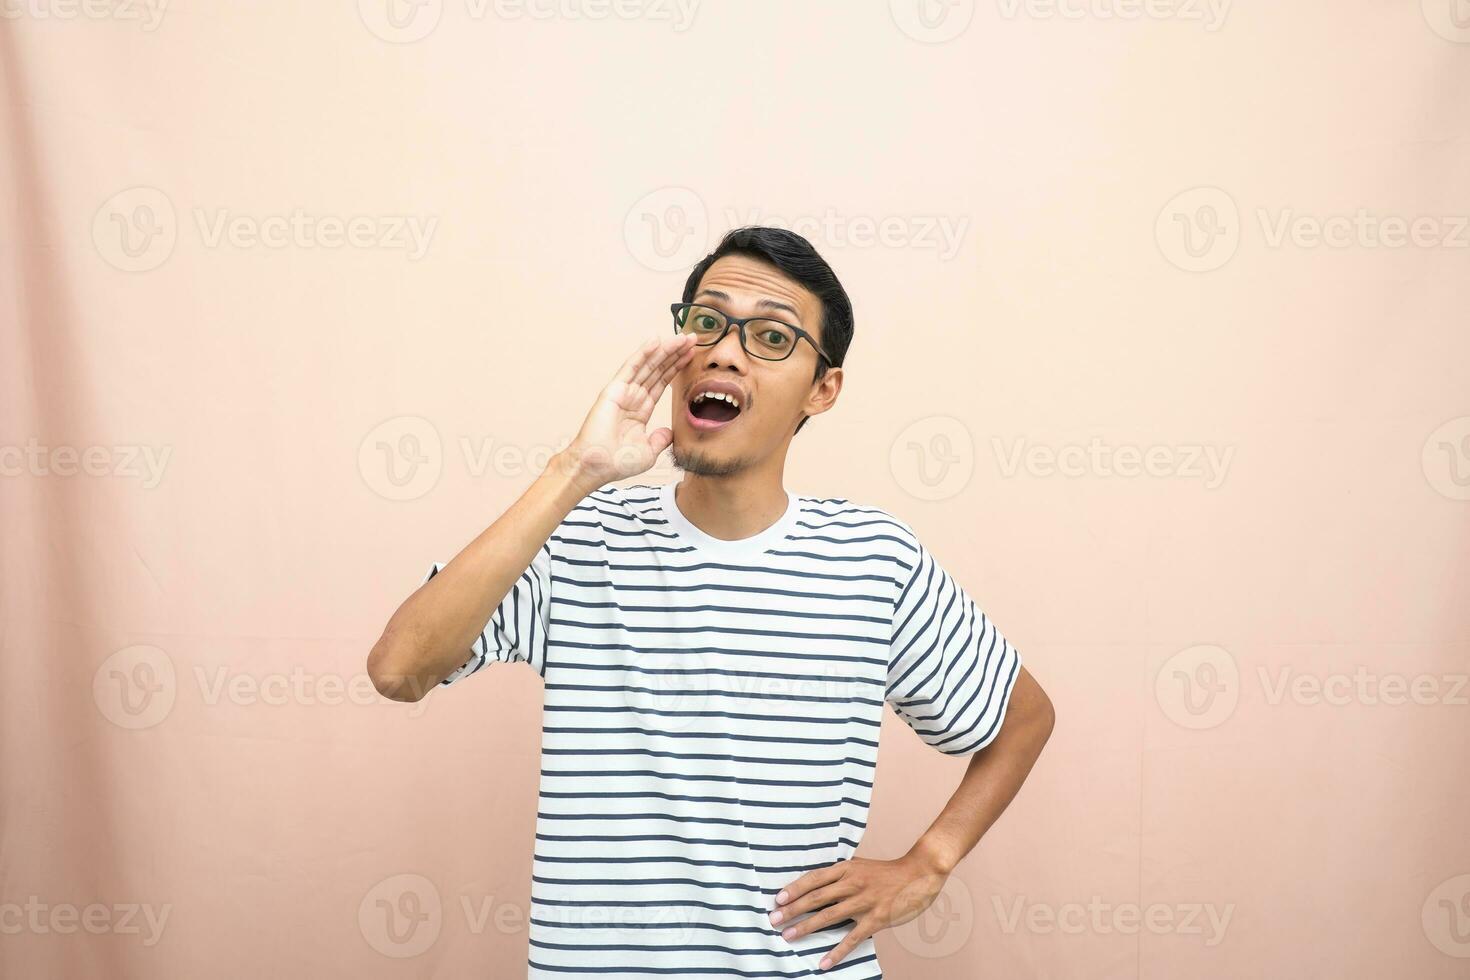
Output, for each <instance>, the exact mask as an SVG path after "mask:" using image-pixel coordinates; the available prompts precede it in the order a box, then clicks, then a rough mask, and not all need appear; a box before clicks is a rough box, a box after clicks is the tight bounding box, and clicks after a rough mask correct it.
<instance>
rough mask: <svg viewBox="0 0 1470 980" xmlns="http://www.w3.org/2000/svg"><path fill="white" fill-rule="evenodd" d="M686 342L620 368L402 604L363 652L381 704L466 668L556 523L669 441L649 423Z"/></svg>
mask: <svg viewBox="0 0 1470 980" xmlns="http://www.w3.org/2000/svg"><path fill="white" fill-rule="evenodd" d="M693 339H694V338H693V337H690V336H688V335H677V336H674V337H669V338H666V339H664V340H661V341H659V340H651V341H648V342H647V343H645V344H644V345H643V346H641V347H640V348H639V349H638V350H637V351H635V352H634V353H633V354H632V356H630V357H629V358H628V360H627V361H626V362H624V364H623V366H622V368H621V369H620V370H619V371H618V373H617V375H616V376H614V378H613V379H612V381H610V382H609V383H608V385H607V387H605V388H604V389H603V391H602V394H601V395H600V396H599V397H598V399H597V401H596V403H595V404H594V405H593V406H592V410H591V411H590V412H589V413H588V414H587V418H586V420H585V421H584V422H583V423H582V428H581V430H580V431H579V432H578V433H577V438H576V439H574V440H573V441H572V443H571V445H569V446H568V447H567V448H566V449H565V450H564V451H562V452H560V453H558V454H557V455H556V456H555V457H553V458H552V460H551V465H549V466H548V467H547V468H546V471H545V472H544V473H542V474H541V475H540V476H539V477H537V478H536V481H535V482H534V483H532V484H531V486H530V488H529V489H527V490H526V492H525V493H524V494H522V495H521V497H520V499H519V500H517V501H516V502H515V503H514V504H512V505H511V506H510V508H509V509H507V510H506V511H505V513H504V514H502V515H501V516H500V518H499V519H498V520H496V521H495V523H493V524H491V525H490V526H489V527H488V528H486V529H485V530H484V531H482V532H481V533H480V535H479V536H478V537H476V538H475V539H474V540H473V541H471V542H470V543H469V544H468V545H466V546H465V547H464V549H463V550H461V551H460V553H459V554H457V555H455V556H454V558H452V559H451V560H450V561H449V563H448V564H446V565H445V566H444V567H443V568H442V569H440V571H439V574H437V575H435V576H434V577H433V578H431V579H429V580H428V581H427V582H425V583H424V584H423V585H421V586H419V587H418V589H417V590H416V591H415V592H414V593H413V594H412V595H410V596H409V597H408V598H407V599H405V600H404V601H403V604H402V605H400V606H399V607H398V609H397V611H396V612H394V613H393V615H392V616H391V617H390V618H389V620H388V625H387V626H385V627H384V628H383V635H382V636H381V637H380V638H379V639H378V642H377V643H375V644H373V648H372V650H371V652H369V653H368V658H367V669H368V676H370V677H371V678H372V681H373V686H374V687H376V688H377V689H378V692H379V693H380V694H382V695H383V696H384V697H387V698H392V699H393V700H395V701H418V700H420V699H421V698H423V697H424V695H426V694H427V693H428V692H429V691H430V690H432V689H433V688H434V686H435V685H437V684H438V683H439V682H440V681H442V680H444V678H446V677H448V676H449V675H450V674H451V673H453V672H454V671H455V670H457V669H458V668H459V667H460V666H461V665H463V664H464V663H465V661H466V660H467V659H469V656H470V647H471V644H472V643H473V642H474V640H475V638H476V637H477V636H479V635H480V631H481V630H483V629H484V628H485V624H486V623H487V622H488V621H489V619H490V616H491V614H492V613H494V612H495V609H496V607H498V606H499V605H500V603H501V601H502V600H503V599H504V598H505V597H506V596H507V595H508V594H509V593H510V591H511V588H512V587H513V586H514V585H515V583H516V579H517V578H519V577H520V575H521V573H522V572H524V571H525V570H526V567H527V566H528V565H530V564H531V559H533V558H534V557H535V556H536V552H537V551H538V550H539V549H540V548H541V546H542V545H543V544H545V543H546V540H547V539H548V538H549V537H551V534H552V532H553V531H555V530H556V527H557V525H558V524H560V523H561V522H562V519H563V518H565V517H566V516H567V514H569V513H570V512H571V511H572V509H573V508H574V507H576V506H577V504H578V503H579V502H581V500H582V499H583V498H584V497H586V496H587V494H589V493H591V492H592V491H593V490H596V489H597V488H598V487H600V486H602V485H603V484H605V483H608V482H610V481H612V480H620V479H624V478H626V477H629V476H633V475H636V474H638V473H642V472H643V471H645V470H647V469H648V468H650V467H651V466H652V465H653V464H654V462H655V461H656V460H657V459H658V455H659V453H661V452H663V450H664V449H666V448H667V447H668V445H669V442H670V440H671V439H672V438H673V433H672V432H671V431H670V430H669V429H668V428H667V427H665V428H660V429H656V430H654V431H653V432H649V431H648V430H647V423H648V420H649V418H650V417H651V416H652V414H653V408H654V406H655V405H656V404H657V403H658V399H659V396H660V395H661V394H663V390H664V388H665V387H667V385H668V383H669V380H670V379H671V378H673V376H674V374H675V373H676V372H677V371H678V370H679V369H680V368H681V367H683V365H684V364H685V363H686V362H687V360H688V356H689V352H690V351H692V350H693V349H694V345H693Z"/></svg>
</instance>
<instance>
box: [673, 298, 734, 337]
mask: <svg viewBox="0 0 1470 980" xmlns="http://www.w3.org/2000/svg"><path fill="white" fill-rule="evenodd" d="M674 323H675V325H676V326H678V328H679V332H680V333H688V334H693V335H694V337H695V341H694V342H695V344H713V343H714V342H715V340H716V339H717V338H718V337H719V336H720V334H722V333H724V332H725V315H724V314H723V313H721V312H720V311H719V310H713V309H710V308H709V307H708V306H685V307H682V308H681V309H680V310H679V312H677V313H675V314H674Z"/></svg>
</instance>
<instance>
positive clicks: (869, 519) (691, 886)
mask: <svg viewBox="0 0 1470 980" xmlns="http://www.w3.org/2000/svg"><path fill="white" fill-rule="evenodd" d="M442 567H443V566H442V564H440V563H437V562H436V563H434V565H433V567H432V568H430V570H429V573H428V577H429V578H432V577H433V576H434V575H435V574H436V573H437V572H438V571H439V569H440V568H442ZM426 580H427V579H426ZM495 661H500V662H509V661H519V662H521V663H525V664H528V665H529V666H531V667H533V668H535V670H536V671H537V672H538V673H539V674H540V675H541V676H542V678H543V679H544V681H545V707H544V723H543V728H542V749H541V796H540V806H539V810H538V812H537V817H536V846H535V859H534V864H533V871H532V889H531V896H532V897H531V905H532V908H531V917H530V965H529V972H528V976H529V977H532V978H541V980H549V978H562V977H567V976H589V977H590V976H597V977H601V978H604V980H634V978H638V980H647V978H654V977H660V978H668V977H693V976H700V977H712V978H738V977H816V976H822V977H826V976H832V977H838V978H841V980H869V978H875V977H881V976H882V970H881V968H880V966H879V964H878V959H877V954H876V952H875V949H874V944H873V940H872V939H867V940H865V941H864V942H863V943H862V944H861V945H859V946H858V947H857V948H856V949H855V950H853V951H852V952H850V953H849V954H848V955H847V957H846V958H845V959H844V960H843V961H842V962H841V963H839V964H838V965H837V966H836V967H834V968H833V969H831V970H828V971H819V970H818V969H817V964H818V962H819V961H820V960H821V958H822V955H823V954H824V953H826V952H827V951H828V950H830V949H831V948H832V947H833V946H835V945H836V944H837V943H838V942H839V941H841V939H842V937H843V936H845V935H846V934H847V933H848V932H849V931H850V930H851V928H852V926H853V923H852V921H851V920H848V921H846V922H843V923H841V924H839V925H837V926H833V927H830V928H828V929H825V930H823V931H820V932H816V933H813V934H811V935H809V936H805V937H802V938H800V939H797V940H795V941H794V942H793V941H788V940H786V939H784V938H782V936H781V930H782V929H785V928H789V927H790V925H791V924H792V922H791V921H787V922H783V923H782V924H781V925H780V926H773V925H772V924H771V922H770V919H769V913H770V911H771V909H772V908H773V907H774V898H775V894H776V892H778V891H779V890H780V889H781V888H782V887H784V886H785V885H787V884H790V883H791V882H792V881H793V880H795V879H796V878H797V877H798V876H800V875H801V874H803V873H805V872H806V871H809V870H811V869H813V868H818V867H822V866H825V865H828V864H832V863H834V862H837V861H842V860H845V859H847V858H849V857H851V856H852V855H853V852H854V851H855V850H856V849H857V846H858V842H859V841H860V840H861V839H862V836H863V830H864V828H866V827H867V823H868V802H869V798H870V796H871V794H872V789H873V773H874V767H875V764H876V762H877V756H878V731H879V727H880V723H881V720H882V714H883V703H884V701H887V702H888V703H889V704H892V705H893V707H894V710H895V711H896V712H897V714H898V715H899V717H901V718H902V719H903V720H904V721H905V722H907V723H908V725H909V726H910V727H912V728H913V729H914V731H915V732H917V733H918V735H919V737H920V738H922V739H923V740H924V741H925V742H927V743H928V744H929V745H932V746H934V747H935V748H936V749H938V750H939V751H941V752H945V753H948V754H950V755H956V756H959V755H967V754H969V753H972V752H974V751H975V750H977V749H980V748H982V747H984V746H985V745H987V744H989V743H990V741H991V740H992V739H993V738H994V737H995V734H996V732H997V731H999V729H1000V725H1001V720H1002V718H1003V717H1004V715H1005V710H1006V704H1007V702H1008V701H1009V699H1010V693H1011V688H1012V685H1013V684H1014V683H1015V678H1016V674H1017V671H1018V670H1019V669H1020V656H1019V654H1018V653H1017V652H1016V650H1015V648H1014V647H1012V646H1011V645H1010V644H1009V643H1008V642H1007V641H1006V639H1005V637H1004V636H1003V635H1001V633H1000V632H998V631H997V629H996V627H995V625H994V624H993V623H992V622H990V620H989V619H988V618H987V617H986V616H985V614H984V613H983V612H981V610H980V609H979V608H978V607H977V606H976V604H975V603H974V601H973V600H972V599H971V598H970V597H969V596H968V595H967V594H966V592H965V591H964V590H963V589H962V588H961V587H960V586H959V585H958V584H957V583H956V582H955V581H954V579H952V578H951V577H950V576H949V575H948V574H947V573H946V572H945V570H944V569H943V568H941V567H940V566H939V564H938V563H936V562H935V560H934V558H933V556H932V555H930V554H929V552H928V550H927V549H925V547H924V546H923V545H922V544H920V542H919V541H918V538H917V537H916V535H915V533H914V531H913V529H912V528H910V527H909V526H908V525H907V524H905V523H903V522H902V521H900V520H898V519H896V518H894V517H893V516H892V515H890V514H888V513H887V512H885V511H883V510H881V509H879V508H876V507H863V506H858V505H855V504H852V503H850V502H848V501H847V500H843V499H816V498H812V497H801V496H797V495H795V494H788V506H787V509H786V512H785V513H784V514H783V515H782V517H781V518H780V519H779V520H777V521H776V523H775V524H773V525H771V526H770V527H769V528H767V529H766V530H764V531H762V532H760V533H759V534H756V535H754V536H753V537H749V538H744V539H741V540H738V541H725V540H721V539H718V538H713V537H710V536H709V535H707V534H705V533H703V532H702V531H700V530H699V529H698V528H697V527H695V526H694V525H693V524H691V523H690V522H689V521H688V520H687V519H686V518H685V517H684V516H683V514H682V513H680V511H679V510H678V508H677V507H676V506H675V504H674V499H673V484H669V485H666V486H661V487H660V486H650V485H645V484H640V485H637V486H631V487H617V486H614V485H607V486H604V487H602V488H601V489H599V490H597V491H595V492H593V493H591V494H589V495H588V496H587V497H585V498H584V499H583V500H582V502H581V503H580V504H578V506H577V507H576V509H574V510H573V511H572V512H571V513H570V514H568V515H567V517H566V519H565V520H563V521H562V523H561V524H560V526H559V527H558V528H557V529H556V531H555V532H554V533H553V534H552V535H551V537H550V539H548V540H547V542H546V543H545V545H543V546H542V548H541V549H540V551H538V552H537V554H536V557H535V558H534V559H533V560H532V562H531V564H530V566H529V567H528V568H527V569H526V571H525V574H523V575H522V576H521V577H520V579H519V581H517V583H516V584H515V586H514V587H513V588H512V590H511V591H510V593H509V594H508V595H507V596H506V597H505V600H504V601H503V602H502V603H501V605H500V607H499V609H498V610H497V611H496V612H495V614H494V615H493V616H492V618H491V620H490V622H489V623H487V624H486V626H485V630H484V632H483V633H482V635H481V636H480V638H479V639H478V640H477V641H476V642H475V644H474V650H473V655H472V656H471V657H470V659H469V660H468V662H466V663H465V665H464V666H462V667H461V668H459V669H458V670H456V671H455V672H454V673H453V674H451V675H450V676H449V677H448V678H447V679H446V680H445V681H444V683H445V684H451V683H454V682H455V681H458V680H461V679H463V678H465V677H468V676H469V675H471V674H473V673H475V672H477V671H479V670H481V669H482V668H483V667H484V666H485V665H486V664H487V663H491V662H495Z"/></svg>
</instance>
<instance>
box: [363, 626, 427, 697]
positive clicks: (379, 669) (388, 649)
mask: <svg viewBox="0 0 1470 980" xmlns="http://www.w3.org/2000/svg"><path fill="white" fill-rule="evenodd" d="M367 672H368V678H369V679H370V680H372V682H373V689H374V690H376V691H377V692H378V693H379V694H381V695H382V696H383V697H385V698H387V699H388V700H390V701H403V702H409V703H411V702H414V701H422V700H423V698H424V695H425V694H427V693H428V691H427V690H425V686H424V685H423V684H422V683H420V682H419V680H418V676H417V675H416V674H414V673H413V672H412V671H409V670H406V669H405V668H404V666H403V658H402V657H401V656H400V655H396V654H395V653H394V649H393V644H392V643H391V642H390V639H389V637H388V635H387V634H384V635H383V638H382V639H380V640H379V641H378V642H377V643H375V644H374V645H373V649H372V650H371V651H370V652H369V653H368V658H367Z"/></svg>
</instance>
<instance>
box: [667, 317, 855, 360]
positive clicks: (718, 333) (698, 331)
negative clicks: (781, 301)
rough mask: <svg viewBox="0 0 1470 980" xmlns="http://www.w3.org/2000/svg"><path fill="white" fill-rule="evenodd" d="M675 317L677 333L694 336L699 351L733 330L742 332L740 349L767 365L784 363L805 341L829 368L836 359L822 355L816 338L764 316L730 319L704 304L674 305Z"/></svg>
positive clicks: (675, 330) (723, 337) (715, 342)
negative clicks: (797, 343)
mask: <svg viewBox="0 0 1470 980" xmlns="http://www.w3.org/2000/svg"><path fill="white" fill-rule="evenodd" d="M669 309H670V310H672V311H673V314H674V333H687V334H692V335H693V336H694V338H695V340H694V345H695V346H696V347H711V346H713V345H715V344H718V343H719V342H720V341H722V340H724V339H725V334H727V333H729V332H730V328H731V327H735V328H738V329H739V331H740V346H741V347H742V348H743V349H744V350H745V353H747V354H749V355H750V356H751V357H758V358H760V359H761V360H763V361H784V360H786V358H788V357H790V356H791V352H792V351H794V350H796V342H797V340H799V339H803V338H804V339H805V340H806V342H807V343H809V344H811V345H812V350H814V351H816V352H817V356H818V357H820V358H821V359H822V360H824V361H826V362H827V363H828V364H831V363H832V359H831V358H829V357H828V356H827V355H826V354H823V353H822V348H821V347H820V346H819V345H818V344H817V341H816V339H815V338H813V337H812V335H811V334H809V333H807V332H806V331H805V330H803V329H801V328H800V327H793V326H792V325H791V324H789V323H783V322H782V321H780V320H772V319H770V318H768V317H763V316H748V317H746V318H745V319H743V320H737V319H736V318H734V317H731V316H726V315H725V314H724V313H721V312H720V311H719V310H717V309H715V308H714V307H713V306H705V305H703V304H702V303H674V304H672V305H671V306H670V307H669Z"/></svg>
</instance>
